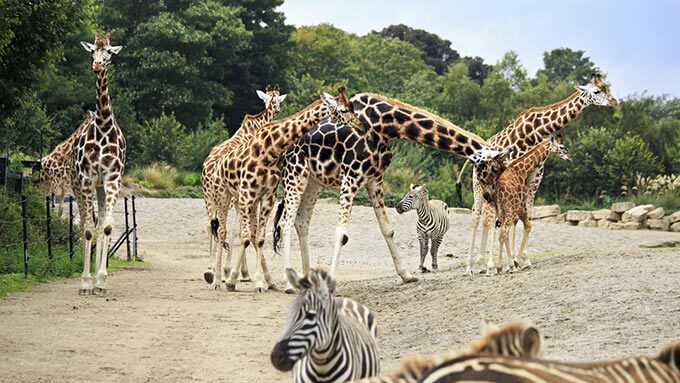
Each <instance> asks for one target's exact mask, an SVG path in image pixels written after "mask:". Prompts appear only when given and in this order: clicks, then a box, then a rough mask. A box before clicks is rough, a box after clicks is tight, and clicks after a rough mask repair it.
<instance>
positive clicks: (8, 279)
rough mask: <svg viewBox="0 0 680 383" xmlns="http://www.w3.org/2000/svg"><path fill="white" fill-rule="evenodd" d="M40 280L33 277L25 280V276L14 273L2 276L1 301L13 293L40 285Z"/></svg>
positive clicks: (0, 276) (0, 279)
mask: <svg viewBox="0 0 680 383" xmlns="http://www.w3.org/2000/svg"><path fill="white" fill-rule="evenodd" d="M38 282H39V281H38V279H37V278H36V277H34V276H32V275H29V276H28V279H24V274H23V273H21V274H19V273H12V274H3V275H0V299H2V298H5V297H6V296H8V295H9V294H11V293H14V292H17V291H21V290H24V289H26V288H28V287H30V286H33V285H35V284H36V283H38Z"/></svg>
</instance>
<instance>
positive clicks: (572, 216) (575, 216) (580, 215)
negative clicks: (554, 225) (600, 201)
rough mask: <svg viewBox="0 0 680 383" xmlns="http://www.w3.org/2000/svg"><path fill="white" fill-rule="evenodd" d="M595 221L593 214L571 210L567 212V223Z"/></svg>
mask: <svg viewBox="0 0 680 383" xmlns="http://www.w3.org/2000/svg"><path fill="white" fill-rule="evenodd" d="M589 219H593V213H591V212H589V211H585V210H569V211H568V212H567V221H585V220H589Z"/></svg>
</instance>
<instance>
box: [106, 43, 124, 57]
mask: <svg viewBox="0 0 680 383" xmlns="http://www.w3.org/2000/svg"><path fill="white" fill-rule="evenodd" d="M121 49H123V46H122V45H116V46H115V47H109V52H111V53H113V54H114V55H117V54H118V52H120V50H121Z"/></svg>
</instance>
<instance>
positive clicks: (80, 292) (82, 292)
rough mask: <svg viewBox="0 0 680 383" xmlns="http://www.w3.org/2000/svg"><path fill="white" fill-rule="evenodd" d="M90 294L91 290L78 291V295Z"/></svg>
mask: <svg viewBox="0 0 680 383" xmlns="http://www.w3.org/2000/svg"><path fill="white" fill-rule="evenodd" d="M90 294H92V290H90V289H80V290H78V295H90Z"/></svg>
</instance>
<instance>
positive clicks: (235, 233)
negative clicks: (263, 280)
mask: <svg viewBox="0 0 680 383" xmlns="http://www.w3.org/2000/svg"><path fill="white" fill-rule="evenodd" d="M234 207H236V203H234ZM235 212H236V217H235V219H234V222H233V224H232V226H233V227H234V229H233V230H232V231H231V236H230V237H229V244H227V245H226V246H227V249H228V252H227V259H228V264H229V265H231V255H232V253H233V251H234V244H235V243H236V241H237V239H238V238H239V230H238V222H239V215H238V209H235ZM228 276H229V273H228V272H225V274H224V276H223V278H224V282H225V283H226V278H227V277H228ZM250 281H251V279H250V271H249V270H248V262H247V259H245V258H244V259H243V262H242V263H241V282H250Z"/></svg>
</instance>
